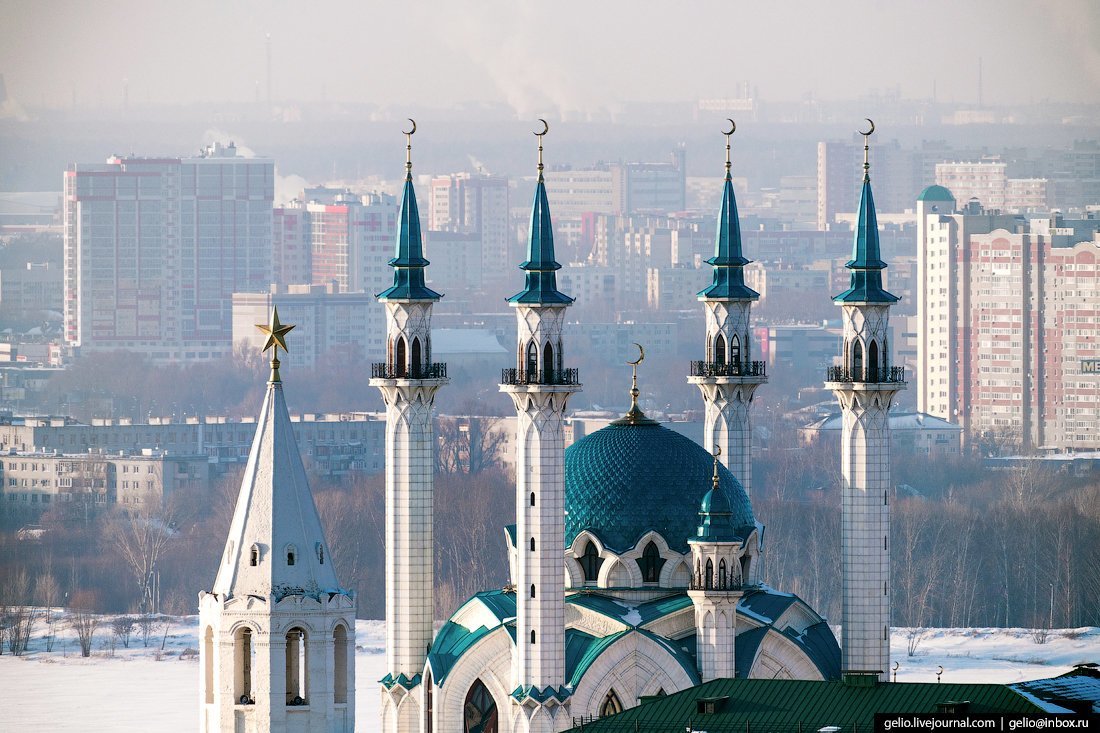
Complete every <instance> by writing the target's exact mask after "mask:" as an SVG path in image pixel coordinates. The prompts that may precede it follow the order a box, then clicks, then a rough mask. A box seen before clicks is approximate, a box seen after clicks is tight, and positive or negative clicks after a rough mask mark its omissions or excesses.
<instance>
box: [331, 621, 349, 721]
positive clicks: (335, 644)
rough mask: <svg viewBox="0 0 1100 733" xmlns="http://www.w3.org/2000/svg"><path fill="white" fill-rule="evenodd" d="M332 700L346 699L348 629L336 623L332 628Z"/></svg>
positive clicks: (342, 701)
mask: <svg viewBox="0 0 1100 733" xmlns="http://www.w3.org/2000/svg"><path fill="white" fill-rule="evenodd" d="M332 672H333V678H332V701H333V702H336V703H344V702H347V701H348V630H347V629H346V628H344V625H343V624H336V628H335V629H333V630H332Z"/></svg>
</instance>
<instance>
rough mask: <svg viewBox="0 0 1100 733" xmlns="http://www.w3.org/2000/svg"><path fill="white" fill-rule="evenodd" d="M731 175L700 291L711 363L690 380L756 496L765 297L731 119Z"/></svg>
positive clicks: (712, 432)
mask: <svg viewBox="0 0 1100 733" xmlns="http://www.w3.org/2000/svg"><path fill="white" fill-rule="evenodd" d="M728 121H729V123H730V127H729V129H728V130H723V131H722V134H723V135H724V136H725V138H726V176H725V180H724V181H723V184H722V208H721V210H720V211H719V213H718V227H717V229H718V233H717V235H716V236H715V241H714V256H713V257H711V258H710V259H709V260H707V263H708V264H709V265H711V267H712V268H713V270H714V273H713V277H714V279H713V281H712V282H711V284H710V286H709V287H707V288H706V289H705V290H702V291H700V292H699V294H698V297H699V300H701V301H703V305H704V313H705V315H706V327H707V336H706V345H705V354H706V358H705V359H703V360H700V361H693V362H692V363H691V375H690V376H689V377H688V381H689V382H691V383H692V384H697V385H698V386H699V390H700V391H701V392H702V394H703V402H704V404H705V406H706V416H705V418H704V420H705V422H704V427H703V442H704V444H706V445H717V446H719V447H720V448H721V455H722V456H723V462H724V463H725V464H726V466H727V468H729V470H730V472H732V473H733V475H734V476H736V477H737V480H738V481H740V482H741V485H742V486H744V488H745V492H746V493H747V494H749V495H750V496H751V492H752V424H751V420H750V415H749V405H750V403H751V402H752V395H753V392H755V390H756V388H757V387H758V386H760V385H761V384H763V383H764V382H766V381H767V378H766V377H765V373H766V372H765V367H764V362H762V361H753V360H752V339H751V331H750V316H751V310H752V303H753V301H755V300H757V299H758V298H759V297H760V294H759V293H757V292H756V291H755V290H753V289H752V288H750V287H749V286H747V285H745V272H744V268H745V265H747V264H749V260H748V259H746V258H745V256H744V255H743V254H742V253H741V224H740V221H739V219H738V216H737V199H736V197H735V196H734V191H733V177H732V174H731V170H732V167H733V165H732V163H731V161H730V137H731V136H732V135H733V133H734V132H735V131H736V130H737V124H736V123H734V121H733V120H728Z"/></svg>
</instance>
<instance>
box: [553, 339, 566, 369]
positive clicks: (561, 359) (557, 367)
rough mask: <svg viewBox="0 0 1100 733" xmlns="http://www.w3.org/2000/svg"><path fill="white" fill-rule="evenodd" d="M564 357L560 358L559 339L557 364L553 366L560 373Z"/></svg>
mask: <svg viewBox="0 0 1100 733" xmlns="http://www.w3.org/2000/svg"><path fill="white" fill-rule="evenodd" d="M563 359H564V357H563V356H562V347H561V339H560V338H559V339H558V362H557V364H555V365H554V368H555V369H557V370H558V372H561V370H562V364H563V363H564V362H563Z"/></svg>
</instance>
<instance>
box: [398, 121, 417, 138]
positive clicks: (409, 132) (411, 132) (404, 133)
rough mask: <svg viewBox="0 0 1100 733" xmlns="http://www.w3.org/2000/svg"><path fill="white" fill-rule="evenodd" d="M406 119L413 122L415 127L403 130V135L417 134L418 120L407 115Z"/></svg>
mask: <svg viewBox="0 0 1100 733" xmlns="http://www.w3.org/2000/svg"><path fill="white" fill-rule="evenodd" d="M405 119H407V120H408V121H409V122H411V123H412V126H413V129H411V130H407V131H406V130H402V131H401V134H403V135H415V134H416V120H414V119H413V118H412V117H406V118H405Z"/></svg>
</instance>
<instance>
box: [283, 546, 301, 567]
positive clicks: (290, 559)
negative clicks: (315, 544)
mask: <svg viewBox="0 0 1100 733" xmlns="http://www.w3.org/2000/svg"><path fill="white" fill-rule="evenodd" d="M297 559H298V551H297V550H296V549H295V547H294V545H287V546H286V564H287V565H293V564H294V561H295V560H297Z"/></svg>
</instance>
